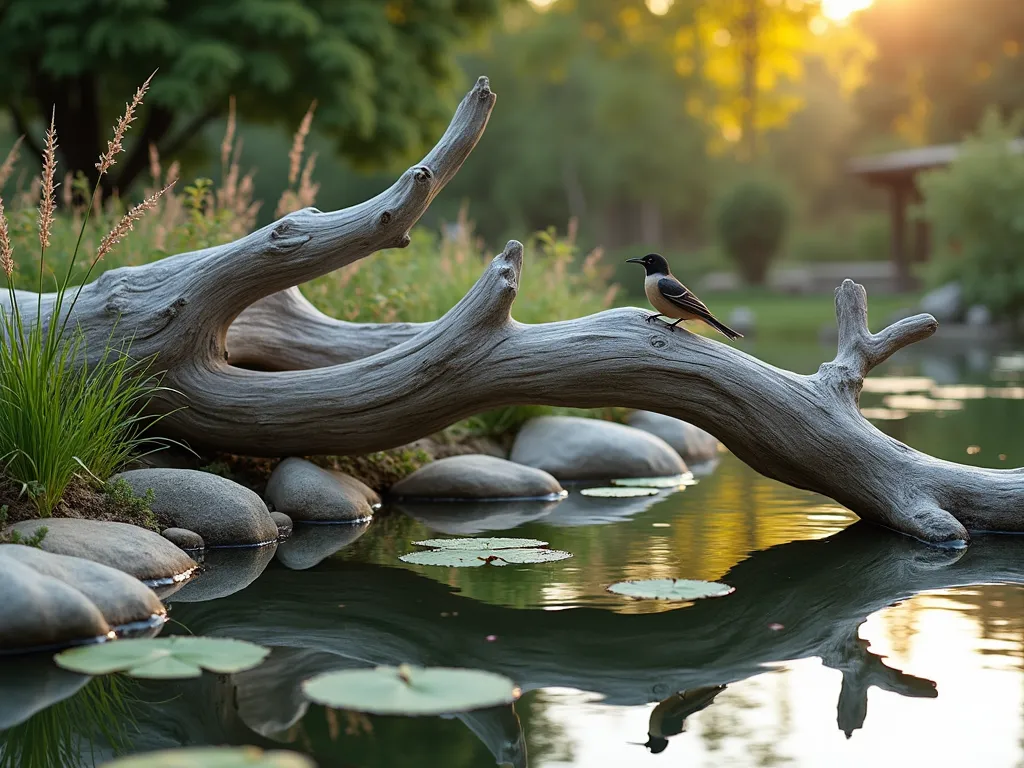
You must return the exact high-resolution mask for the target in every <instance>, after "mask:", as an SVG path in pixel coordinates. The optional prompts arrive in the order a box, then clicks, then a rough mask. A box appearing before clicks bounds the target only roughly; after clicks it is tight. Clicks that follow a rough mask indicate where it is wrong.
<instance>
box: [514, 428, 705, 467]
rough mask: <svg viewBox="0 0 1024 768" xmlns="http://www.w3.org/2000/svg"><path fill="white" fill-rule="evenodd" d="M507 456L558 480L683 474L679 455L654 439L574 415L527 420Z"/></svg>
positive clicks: (645, 433) (665, 444)
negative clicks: (547, 473)
mask: <svg viewBox="0 0 1024 768" xmlns="http://www.w3.org/2000/svg"><path fill="white" fill-rule="evenodd" d="M510 458H511V459H512V461H514V462H517V463H519V464H525V465H527V466H529V467H536V468H537V469H543V470H544V471H545V472H550V473H551V474H552V475H554V476H555V477H557V478H558V479H559V480H607V479H613V478H617V477H666V476H669V475H678V474H682V473H683V472H686V471H687V469H686V463H685V462H684V461H683V460H682V459H681V458H680V457H679V454H678V453H676V452H675V451H674V450H673V449H672V446H670V445H669V444H668V443H666V442H665V441H664V440H662V439H661V438H660V437H655V436H654V435H652V434H650V433H649V432H644V431H643V430H642V429H635V428H633V427H627V426H625V425H624V424H615V423H613V422H610V421H602V420H600V419H584V418H580V417H578V416H541V417H539V418H536V419H530V421H528V422H526V424H525V426H523V428H522V429H521V430H520V431H519V434H518V435H516V441H515V444H514V445H513V446H512V455H511V457H510Z"/></svg>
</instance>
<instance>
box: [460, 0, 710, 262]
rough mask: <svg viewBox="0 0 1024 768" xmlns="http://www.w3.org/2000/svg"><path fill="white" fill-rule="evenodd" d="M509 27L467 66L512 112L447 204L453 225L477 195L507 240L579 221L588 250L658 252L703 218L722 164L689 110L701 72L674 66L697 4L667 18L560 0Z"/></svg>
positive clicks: (490, 223) (492, 235) (510, 15)
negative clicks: (642, 246) (682, 30)
mask: <svg viewBox="0 0 1024 768" xmlns="http://www.w3.org/2000/svg"><path fill="white" fill-rule="evenodd" d="M504 21H505V23H504V24H503V25H502V27H501V28H500V29H495V30H494V31H493V33H492V34H491V36H490V39H489V40H488V41H487V44H486V46H481V49H480V50H478V51H476V52H474V53H473V54H472V55H467V56H466V57H464V61H463V65H464V69H465V70H466V71H467V72H469V71H476V70H479V71H485V72H487V73H488V74H489V75H490V76H491V80H492V82H493V84H494V87H495V90H497V91H498V93H499V94H500V95H501V99H502V104H504V105H505V106H504V107H503V108H500V109H498V110H496V111H495V113H494V115H493V116H492V118H491V122H490V125H489V126H488V129H487V133H486V134H485V135H484V137H483V139H482V140H481V144H480V148H479V149H478V151H477V152H476V153H474V155H473V156H472V157H471V158H470V159H469V161H468V162H467V163H466V165H465V167H464V168H463V169H462V171H461V172H460V173H459V175H458V176H457V177H456V178H455V180H454V181H453V182H452V184H451V185H449V188H448V190H446V198H445V199H444V200H442V201H440V202H441V203H442V205H445V204H446V205H447V206H448V207H449V209H450V210H449V216H451V215H453V213H454V208H455V207H456V206H457V205H458V204H459V202H460V200H461V199H468V200H469V201H470V203H471V208H470V215H471V216H472V218H473V219H474V220H475V222H476V224H477V227H478V231H480V232H481V233H483V234H484V235H485V236H486V237H487V238H488V239H495V240H496V239H498V235H499V234H508V235H513V236H521V233H522V232H524V231H533V230H537V229H542V228H545V227H548V226H550V225H551V224H556V225H558V226H561V225H563V224H564V222H566V221H567V220H568V219H569V218H570V217H575V218H576V219H578V221H579V222H580V225H581V228H582V232H583V233H584V241H585V243H594V242H601V243H603V244H604V245H605V246H609V247H618V246H621V245H626V244H630V245H632V244H634V243H638V242H645V243H648V244H650V245H652V246H653V245H658V244H660V243H662V242H664V241H665V239H671V237H670V236H671V235H672V234H673V233H678V232H679V231H681V230H685V229H686V228H687V226H692V225H693V224H694V223H697V222H699V220H700V218H701V215H700V209H701V208H702V207H703V205H704V203H705V202H706V200H707V199H708V198H709V192H708V185H709V182H710V180H711V178H712V176H713V173H712V171H711V168H712V167H713V165H714V163H715V162H716V161H715V160H714V159H713V158H709V157H708V156H707V154H706V153H705V151H704V150H705V146H706V142H707V130H706V126H705V124H704V122H703V120H702V119H700V118H698V117H694V116H693V115H691V114H689V113H688V112H687V109H686V101H687V96H688V94H689V93H691V92H692V91H693V89H694V88H695V87H696V85H695V82H696V75H695V74H694V75H692V76H690V77H680V76H679V75H678V74H677V73H676V72H675V70H674V67H673V53H672V47H673V40H674V36H675V34H676V31H677V29H678V28H679V27H680V26H682V25H686V24H690V23H692V15H691V13H690V9H689V7H688V4H687V3H678V4H677V5H676V6H674V7H673V8H672V9H670V11H669V13H667V14H666V15H665V16H659V15H655V14H652V13H651V12H650V11H649V10H648V9H647V7H646V5H645V3H644V2H643V0H587V1H586V2H576V1H574V0H558V2H555V3H553V4H552V5H550V6H549V7H548V8H547V9H546V10H544V11H539V10H537V9H535V8H534V7H532V6H530V5H525V4H524V5H521V6H517V7H511V8H509V9H508V11H506V14H505V19H504ZM517 233H518V234H517Z"/></svg>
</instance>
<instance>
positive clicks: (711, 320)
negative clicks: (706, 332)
mask: <svg viewBox="0 0 1024 768" xmlns="http://www.w3.org/2000/svg"><path fill="white" fill-rule="evenodd" d="M703 320H704V321H705V322H706V323H707V324H708V325H710V326H711V327H712V328H714V329H715V330H716V331H718V332H719V333H721V334H722V335H723V336H725V337H726V338H727V339H729V340H731V341H735V340H736V339H742V338H743V334H742V333H737V332H736V331H734V330H733V329H732V328H730V327H729V326H728V325H726V324H725V323H723V322H720V321H719V320H718V318H716V317H715V316H714V315H711V314H709V315H708V316H707V317H705V318H703Z"/></svg>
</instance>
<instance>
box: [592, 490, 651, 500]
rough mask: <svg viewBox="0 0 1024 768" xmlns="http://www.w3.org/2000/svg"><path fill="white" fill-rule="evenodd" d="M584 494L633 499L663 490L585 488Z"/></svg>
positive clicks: (605, 497) (604, 497) (601, 497)
mask: <svg viewBox="0 0 1024 768" xmlns="http://www.w3.org/2000/svg"><path fill="white" fill-rule="evenodd" d="M580 493H581V494H583V495H584V496H595V497H597V498H600V499H631V498H634V497H636V496H657V495H658V494H659V493H661V491H660V490H659V489H657V488H612V487H608V488H584V489H583V490H581V491H580Z"/></svg>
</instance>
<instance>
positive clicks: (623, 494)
mask: <svg viewBox="0 0 1024 768" xmlns="http://www.w3.org/2000/svg"><path fill="white" fill-rule="evenodd" d="M611 483H612V484H611V486H608V487H598V488H584V489H583V490H581V491H580V494H581V495H583V496H592V497H597V498H602V499H629V498H634V497H638V496H657V495H658V494H659V493H661V491H663V490H666V489H670V488H671V489H674V490H682V489H683V488H685V487H686V486H688V485H696V483H697V481H696V480H694V479H693V474H692V473H691V472H684V473H683V474H681V475H669V476H667V477H623V478H620V479H618V480H612V481H611Z"/></svg>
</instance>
